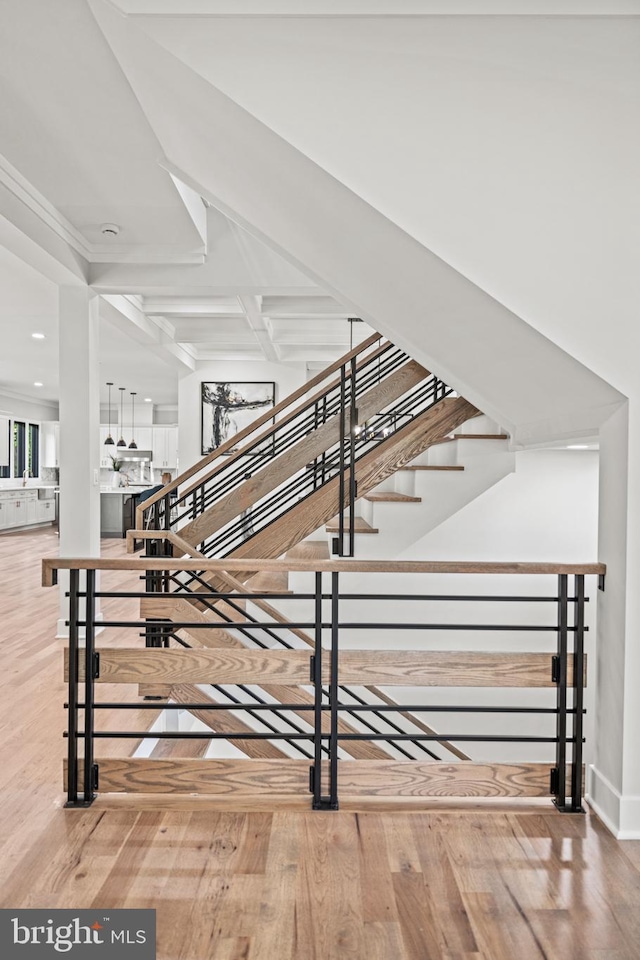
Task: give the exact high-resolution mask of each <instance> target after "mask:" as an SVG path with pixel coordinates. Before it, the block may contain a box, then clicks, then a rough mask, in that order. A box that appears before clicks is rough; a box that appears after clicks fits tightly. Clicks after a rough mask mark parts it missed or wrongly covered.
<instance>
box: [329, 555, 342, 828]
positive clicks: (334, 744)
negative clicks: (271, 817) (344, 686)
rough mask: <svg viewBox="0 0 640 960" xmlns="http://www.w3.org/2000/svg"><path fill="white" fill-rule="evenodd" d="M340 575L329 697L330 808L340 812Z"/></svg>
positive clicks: (335, 583) (334, 589)
mask: <svg viewBox="0 0 640 960" xmlns="http://www.w3.org/2000/svg"><path fill="white" fill-rule="evenodd" d="M338 577H339V574H338V573H332V574H331V678H330V680H329V697H330V703H331V711H330V718H331V727H330V731H329V734H330V735H329V807H330V809H331V810H338V809H339V804H338V641H339V635H340V630H339V627H338V623H339V620H338V617H339V597H340V594H339V580H338Z"/></svg>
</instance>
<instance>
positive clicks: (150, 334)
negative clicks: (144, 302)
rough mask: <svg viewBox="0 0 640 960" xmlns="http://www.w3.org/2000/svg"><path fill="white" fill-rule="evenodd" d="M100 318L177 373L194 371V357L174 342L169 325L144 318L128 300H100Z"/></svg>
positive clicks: (118, 297) (116, 298)
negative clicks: (145, 348)
mask: <svg viewBox="0 0 640 960" xmlns="http://www.w3.org/2000/svg"><path fill="white" fill-rule="evenodd" d="M100 316H101V317H102V318H103V319H104V320H106V321H107V323H110V324H111V325H112V326H114V327H116V328H117V329H118V330H120V331H121V332H122V333H124V334H126V336H128V337H131V339H132V340H135V341H136V342H137V343H140V344H142V345H143V346H145V347H147V349H148V350H150V351H151V353H153V354H154V355H155V356H156V357H158V358H159V359H160V360H164V362H165V363H166V364H168V365H169V366H170V367H172V368H173V369H174V370H177V371H178V372H179V373H185V372H186V371H189V372H193V371H194V370H195V369H196V360H195V357H194V356H193V354H192V353H190V351H189V350H188V349H187V348H186V347H185V346H184V345H183V344H180V343H176V341H175V340H174V339H173V328H172V326H171V324H170V323H169V322H168V321H167V320H164V319H163V318H158V319H156V318H153V317H147V315H146V314H145V313H144V311H143V310H142V309H141V308H140V307H139V306H138V305H137V304H136V303H135V302H134V301H133V300H132V299H131V298H129V297H124V296H109V297H101V299H100Z"/></svg>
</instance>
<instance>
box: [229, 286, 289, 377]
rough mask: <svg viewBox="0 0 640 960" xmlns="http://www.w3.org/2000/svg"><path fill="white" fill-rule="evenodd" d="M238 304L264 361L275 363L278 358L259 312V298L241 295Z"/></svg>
mask: <svg viewBox="0 0 640 960" xmlns="http://www.w3.org/2000/svg"><path fill="white" fill-rule="evenodd" d="M238 303H239V304H240V306H241V307H242V309H243V310H244V314H245V316H246V318H247V322H248V324H249V326H250V327H251V330H252V331H253V333H254V335H255V338H256V340H257V341H258V343H259V344H260V349H261V350H262V352H263V353H264V355H265V359H266V360H274V361H275V362H276V363H277V361H278V360H279V359H280V356H279V354H278V351H277V349H276V347H275V345H274V343H273V341H272V339H271V337H270V336H269V331H268V330H267V328H266V326H265V322H264V318H263V316H262V313H261V311H260V298H259V297H252V296H249V295H248V294H242V295H240V296H239V297H238Z"/></svg>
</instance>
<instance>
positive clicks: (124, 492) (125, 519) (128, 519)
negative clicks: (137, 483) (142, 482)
mask: <svg viewBox="0 0 640 960" xmlns="http://www.w3.org/2000/svg"><path fill="white" fill-rule="evenodd" d="M143 489H144V487H139V488H138V487H113V488H110V487H105V488H103V489H102V490H101V491H100V536H101V537H106V538H113V537H124V536H126V533H127V530H129V529H131V528H132V527H135V525H136V516H135V514H136V495H137V494H138V493H142V490H143Z"/></svg>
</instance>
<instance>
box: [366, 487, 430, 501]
mask: <svg viewBox="0 0 640 960" xmlns="http://www.w3.org/2000/svg"><path fill="white" fill-rule="evenodd" d="M364 499H365V500H370V501H371V502H372V503H422V497H410V496H409V494H408V493H396V491H395V490H379V491H376V490H372V491H371V493H365V495H364Z"/></svg>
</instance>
